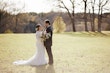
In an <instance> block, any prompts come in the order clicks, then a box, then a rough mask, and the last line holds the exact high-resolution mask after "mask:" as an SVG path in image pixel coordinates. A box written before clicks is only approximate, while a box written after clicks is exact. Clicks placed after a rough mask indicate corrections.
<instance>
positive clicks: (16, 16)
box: [15, 15, 18, 33]
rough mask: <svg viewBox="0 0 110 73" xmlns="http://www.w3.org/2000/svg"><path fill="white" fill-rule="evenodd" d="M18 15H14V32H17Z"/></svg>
mask: <svg viewBox="0 0 110 73" xmlns="http://www.w3.org/2000/svg"><path fill="white" fill-rule="evenodd" d="M17 18H18V15H15V20H16V23H15V33H16V32H17V24H18V19H17Z"/></svg>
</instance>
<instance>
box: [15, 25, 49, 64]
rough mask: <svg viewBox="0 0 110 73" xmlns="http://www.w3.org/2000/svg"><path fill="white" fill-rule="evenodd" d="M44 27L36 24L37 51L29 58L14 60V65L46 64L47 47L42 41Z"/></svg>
mask: <svg viewBox="0 0 110 73" xmlns="http://www.w3.org/2000/svg"><path fill="white" fill-rule="evenodd" d="M42 34H43V27H42V26H41V25H40V24H38V25H37V26H36V39H37V43H36V53H35V54H34V55H33V56H32V57H31V58H30V59H28V60H19V61H15V62H13V64H14V65H37V66H39V65H45V64H47V61H46V59H45V47H44V43H43V41H42V38H41V37H42Z"/></svg>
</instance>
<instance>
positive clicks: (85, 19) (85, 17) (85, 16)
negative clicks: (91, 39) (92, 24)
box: [84, 1, 88, 32]
mask: <svg viewBox="0 0 110 73" xmlns="http://www.w3.org/2000/svg"><path fill="white" fill-rule="evenodd" d="M84 3H85V8H84V23H85V31H87V32H88V27H87V14H86V8H87V2H86V1H85V2H84Z"/></svg>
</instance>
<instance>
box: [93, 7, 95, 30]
mask: <svg viewBox="0 0 110 73" xmlns="http://www.w3.org/2000/svg"><path fill="white" fill-rule="evenodd" d="M92 10H93V13H92V16H93V17H92V22H93V24H92V25H93V27H92V31H93V32H95V15H94V7H92Z"/></svg>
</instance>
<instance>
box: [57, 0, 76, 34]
mask: <svg viewBox="0 0 110 73" xmlns="http://www.w3.org/2000/svg"><path fill="white" fill-rule="evenodd" d="M57 1H58V2H59V5H58V7H60V8H64V9H65V10H66V11H67V12H68V15H69V17H70V19H71V23H72V28H73V32H76V28H75V13H74V12H75V10H74V8H75V6H74V2H75V0H69V1H70V3H71V4H72V11H71V10H70V9H69V8H68V7H67V6H66V4H65V3H64V1H63V0H57Z"/></svg>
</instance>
